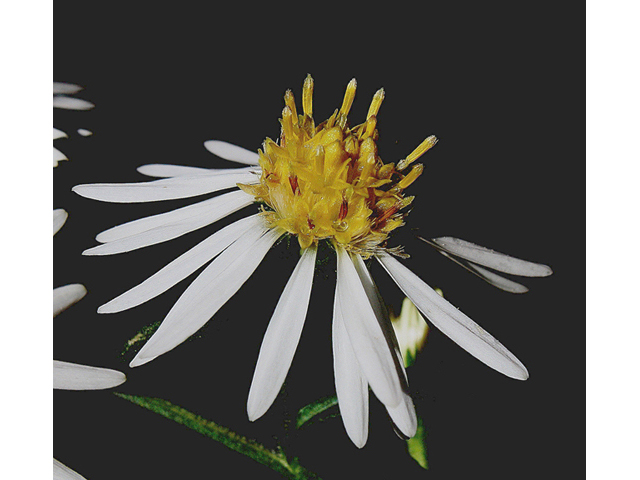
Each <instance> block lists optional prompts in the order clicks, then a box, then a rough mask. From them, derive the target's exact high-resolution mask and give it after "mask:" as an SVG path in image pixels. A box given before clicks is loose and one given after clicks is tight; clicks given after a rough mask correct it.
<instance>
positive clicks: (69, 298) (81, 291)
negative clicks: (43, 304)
mask: <svg viewBox="0 0 640 480" xmlns="http://www.w3.org/2000/svg"><path fill="white" fill-rule="evenodd" d="M67 218H68V214H67V212H66V211H65V210H63V209H61V208H59V209H57V210H54V211H53V234H54V235H55V234H56V233H57V232H58V231H59V230H60V229H61V228H62V226H63V225H64V223H65V222H66V220H67ZM86 294H87V289H86V288H85V287H84V285H81V284H79V283H74V284H71V285H65V286H63V287H58V288H54V289H53V316H54V318H55V317H56V316H57V315H58V314H59V313H61V312H63V311H64V310H66V309H67V308H69V307H70V306H71V305H73V304H74V303H76V302H78V301H80V300H81V299H82V298H83V297H84V296H85V295H86ZM126 379H127V377H126V376H125V375H124V373H122V372H118V371H116V370H111V369H108V368H98V367H90V366H88V365H79V364H77V363H70V362H63V361H60V360H54V361H53V388H54V389H61V390H102V389H105V388H112V387H116V386H118V385H120V384H122V383H123V382H124V381H125V380H126ZM53 478H54V480H84V477H83V476H82V475H80V474H79V473H77V472H75V471H73V470H72V469H70V468H69V467H67V466H66V465H64V464H63V463H61V462H59V461H58V460H56V459H55V458H54V459H53Z"/></svg>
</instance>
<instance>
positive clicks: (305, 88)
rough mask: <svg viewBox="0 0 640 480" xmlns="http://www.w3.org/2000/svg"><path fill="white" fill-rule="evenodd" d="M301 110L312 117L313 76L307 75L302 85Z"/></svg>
mask: <svg viewBox="0 0 640 480" xmlns="http://www.w3.org/2000/svg"><path fill="white" fill-rule="evenodd" d="M302 111H303V112H304V114H305V115H306V116H308V117H309V118H313V78H311V75H307V78H305V80H304V85H302Z"/></svg>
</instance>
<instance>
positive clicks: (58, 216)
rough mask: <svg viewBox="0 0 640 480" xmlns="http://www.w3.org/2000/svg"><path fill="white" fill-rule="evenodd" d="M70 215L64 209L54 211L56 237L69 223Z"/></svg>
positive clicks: (54, 232)
mask: <svg viewBox="0 0 640 480" xmlns="http://www.w3.org/2000/svg"><path fill="white" fill-rule="evenodd" d="M68 216H69V214H68V213H67V212H66V211H65V210H64V209H62V208H57V209H55V210H54V211H53V234H54V235H55V234H56V233H58V231H59V230H60V229H61V228H62V226H63V225H64V222H66V221H67V217H68Z"/></svg>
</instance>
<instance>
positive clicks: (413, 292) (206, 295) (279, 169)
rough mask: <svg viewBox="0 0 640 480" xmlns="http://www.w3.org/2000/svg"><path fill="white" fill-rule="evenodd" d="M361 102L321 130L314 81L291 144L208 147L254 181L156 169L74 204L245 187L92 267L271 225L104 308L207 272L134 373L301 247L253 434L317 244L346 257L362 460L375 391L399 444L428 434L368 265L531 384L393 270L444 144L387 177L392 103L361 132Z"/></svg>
mask: <svg viewBox="0 0 640 480" xmlns="http://www.w3.org/2000/svg"><path fill="white" fill-rule="evenodd" d="M355 90H356V83H355V80H352V81H351V82H350V83H349V85H348V87H347V91H346V94H345V97H344V100H343V103H342V106H341V107H340V109H338V110H336V112H335V113H334V114H333V115H332V116H331V117H330V118H329V119H328V120H327V121H326V122H324V123H322V124H320V125H318V126H316V125H315V122H314V120H313V116H312V100H311V98H312V91H313V80H312V79H311V77H310V76H309V77H307V79H306V80H305V82H304V86H303V94H302V107H303V113H302V114H301V115H298V113H297V110H296V105H295V101H294V99H293V95H292V93H291V92H290V91H288V92H287V93H286V94H285V104H286V107H285V108H284V110H283V113H282V120H281V124H282V131H281V136H280V139H279V141H278V142H274V141H272V140H270V139H267V140H266V141H265V142H264V146H263V150H262V151H259V152H258V153H257V154H256V153H253V152H250V151H248V150H245V149H243V148H240V147H237V146H234V145H230V144H228V143H225V142H221V141H216V140H210V141H208V142H205V147H206V148H207V149H208V150H209V151H210V152H212V153H214V154H216V155H218V156H219V157H222V158H224V159H227V160H231V161H235V162H238V163H242V164H245V165H249V166H247V167H243V168H231V169H219V170H218V169H204V168H194V167H187V166H179V165H158V164H155V165H145V166H142V167H140V168H138V171H139V172H141V173H143V174H144V175H148V176H152V177H156V178H158V177H159V178H161V179H160V180H155V181H150V182H143V183H125V184H93V185H79V186H76V187H75V188H74V189H73V190H74V191H75V192H76V193H78V194H79V195H81V196H84V197H87V198H92V199H95V200H101V201H107V202H118V203H133V202H153V201H159V200H171V199H178V198H187V197H195V196H199V195H203V194H207V193H213V192H217V191H220V190H224V189H230V188H234V187H239V189H235V190H232V191H231V192H229V193H224V194H222V195H218V196H216V197H213V198H211V199H208V200H204V201H200V202H198V203H195V204H193V205H190V206H187V207H183V208H179V209H177V210H173V211H169V212H166V213H162V214H159V215H153V216H150V217H146V218H142V219H139V220H135V221H132V222H128V223H125V224H122V225H119V226H116V227H113V228H110V229H108V230H106V231H104V232H102V233H100V234H99V235H98V236H97V237H96V239H97V240H98V241H99V242H101V243H102V245H99V246H96V247H94V248H91V249H89V250H86V251H85V252H84V254H85V255H111V254H116V253H122V252H128V251H131V250H136V249H139V248H143V247H146V246H149V245H153V244H157V243H161V242H165V241H167V240H170V239H172V238H176V237H179V236H181V235H184V234H186V233H188V232H191V231H193V230H196V229H199V228H202V227H205V226H207V225H209V224H211V223H213V222H215V221H217V220H219V219H221V218H223V217H225V216H227V215H229V214H231V213H232V212H235V211H237V210H240V209H242V208H244V207H247V206H249V205H251V204H253V203H254V202H256V201H257V202H259V203H261V204H262V211H261V212H259V213H256V214H253V215H249V216H247V217H246V218H243V219H242V220H239V221H237V222H235V223H232V224H231V225H229V226H227V227H225V228H223V229H221V230H219V231H218V232H216V233H214V234H213V235H211V236H210V237H208V238H207V239H205V240H204V241H202V242H201V243H200V244H198V245H196V246H195V247H193V248H192V249H191V250H189V251H187V252H186V253H184V254H182V255H181V256H179V257H178V258H176V259H175V260H173V261H172V262H171V263H169V264H168V265H166V266H165V267H164V268H162V269H161V270H159V271H158V272H157V273H155V274H154V275H152V276H151V277H149V278H148V279H147V280H145V281H144V282H142V283H141V284H139V285H137V286H135V287H133V288H132V289H130V290H128V291H126V292H125V293H123V294H122V295H120V296H119V297H117V298H115V299H113V300H111V301H110V302H108V303H106V304H105V305H103V306H101V307H100V308H99V310H98V311H99V312H100V313H114V312H119V311H123V310H126V309H129V308H132V307H135V306H137V305H140V304H142V303H144V302H146V301H148V300H150V299H152V298H154V297H156V296H158V295H160V294H161V293H163V292H164V291H166V290H168V289H169V288H171V287H172V286H173V285H175V284H176V283H178V282H180V281H181V280H182V279H184V278H186V277H187V276H189V275H190V274H191V273H193V272H195V271H196V270H197V269H199V268H200V267H201V266H203V265H205V264H207V263H209V262H210V263H209V265H208V266H207V267H206V268H205V269H204V270H203V271H202V273H200V275H199V276H198V277H197V278H196V279H195V280H194V281H193V282H192V283H191V285H190V286H189V287H188V288H187V289H186V291H185V292H184V293H183V294H182V296H181V297H180V298H179V300H178V301H177V302H176V303H175V305H174V306H173V308H172V309H171V310H170V311H169V313H168V314H167V316H166V317H165V319H164V321H163V322H162V324H161V325H160V327H159V328H158V330H157V331H156V332H155V334H154V335H153V336H152V337H151V338H150V339H149V341H148V342H147V343H146V344H145V345H144V347H143V348H142V349H141V350H140V351H139V352H138V354H137V355H136V357H135V358H134V359H133V361H132V362H131V366H132V367H136V366H139V365H143V364H145V363H147V362H150V361H151V360H153V359H155V358H156V357H158V356H159V355H162V354H164V353H166V352H168V351H169V350H171V349H173V348H175V347H176V346H178V345H179V344H180V343H182V342H183V341H184V340H186V339H187V338H188V337H189V336H191V335H192V334H193V333H195V332H196V331H197V330H198V329H200V328H201V327H202V326H203V325H204V324H205V323H206V322H207V321H208V320H209V319H210V318H211V317H212V316H213V315H215V313H216V312H217V311H218V309H220V307H222V306H223V305H224V304H225V302H227V301H228V300H229V298H231V297H232V296H233V295H234V294H235V293H236V292H237V291H238V290H239V289H240V287H241V286H242V284H243V283H244V282H245V281H246V280H247V279H248V278H249V277H250V276H251V274H252V273H253V272H254V270H255V269H256V268H257V266H258V265H259V264H260V262H261V261H262V259H263V258H264V256H265V255H266V254H267V252H268V251H269V249H270V248H271V246H272V245H273V244H274V243H275V242H276V241H277V240H278V238H280V237H281V236H283V235H285V234H288V235H294V236H296V237H297V239H298V241H299V243H300V246H301V248H302V254H301V257H300V260H299V262H298V264H297V266H296V268H295V270H294V271H293V273H292V275H291V277H290V279H289V281H288V283H287V285H286V287H285V289H284V291H283V293H282V295H281V297H280V300H279V302H278V304H277V306H276V309H275V311H274V312H273V315H272V317H271V321H270V322H269V326H268V328H267V331H266V333H265V336H264V339H263V342H262V346H261V349H260V354H259V358H258V362H257V365H256V369H255V373H254V377H253V381H252V384H251V389H250V392H249V398H248V402H247V412H248V416H249V419H250V420H252V421H253V420H256V419H257V418H259V417H260V416H262V415H263V414H264V413H265V412H266V411H267V409H268V408H269V407H270V406H271V404H272V403H273V401H274V400H275V398H276V396H277V394H278V391H279V390H280V387H281V386H282V383H283V381H284V379H285V377H286V375H287V372H288V370H289V367H290V365H291V361H292V359H293V355H294V352H295V350H296V347H297V345H298V342H299V339H300V335H301V331H302V328H303V324H304V321H305V317H306V314H307V308H308V302H309V297H310V293H311V287H312V280H313V271H314V264H315V258H316V251H317V248H316V247H317V244H318V242H320V241H323V240H326V241H328V242H330V243H331V245H333V248H334V249H335V251H336V255H337V284H336V291H335V297H334V314H333V327H332V328H333V355H334V371H335V384H336V392H337V396H338V403H339V408H340V412H341V414H342V419H343V422H344V425H345V428H346V431H347V433H348V435H349V437H350V438H351V440H352V441H353V442H354V443H355V445H357V446H358V447H362V446H364V444H365V443H366V440H367V435H368V410H369V404H368V387H371V389H372V390H373V393H374V394H375V395H376V397H377V398H378V399H379V400H380V401H381V402H382V403H383V404H384V405H385V407H386V409H387V411H388V412H389V415H390V417H391V419H392V420H393V423H394V424H395V426H396V427H397V430H398V431H399V432H401V433H402V434H404V435H405V436H407V437H411V436H413V435H414V434H415V431H416V423H417V422H416V413H415V409H414V406H413V402H412V400H411V397H410V396H409V394H408V386H407V376H406V374H405V371H404V366H403V361H402V356H401V354H400V350H399V348H398V342H397V339H396V337H395V335H394V333H393V328H392V326H391V323H390V320H389V316H388V313H387V310H386V308H385V306H384V303H383V301H382V299H381V297H380V294H379V293H378V290H377V288H376V286H375V284H374V282H373V279H372V277H371V275H370V273H369V270H368V269H367V267H366V266H365V263H364V260H365V259H368V258H372V257H373V258H375V259H376V260H377V261H378V262H379V263H380V264H381V265H382V266H383V267H384V269H385V270H386V271H387V272H388V273H389V275H391V277H392V278H393V279H394V280H395V282H396V283H397V284H398V286H399V287H400V288H401V290H402V291H403V292H404V293H405V295H406V296H407V297H409V298H410V299H411V301H412V302H413V303H414V304H415V305H416V306H417V307H418V309H419V310H420V311H421V312H422V313H423V314H424V315H425V316H426V317H427V318H428V319H429V320H430V321H431V322H432V323H433V325H435V326H436V327H437V328H438V329H440V330H441V331H442V332H443V333H445V334H446V335H447V336H449V337H450V338H451V339H452V340H453V341H454V342H456V343H458V344H459V345H460V346H462V347H463V348H464V349H465V350H467V351H468V352H469V353H471V354H472V355H473V356H475V357H476V358H478V359H479V360H481V361H482V362H484V363H486V364H487V365H489V366H490V367H492V368H494V369H496V370H498V371H499V372H501V373H503V374H505V375H507V376H509V377H512V378H516V379H520V380H524V379H526V378H527V377H528V373H527V370H526V368H525V367H524V365H523V364H522V363H521V362H520V361H519V360H518V359H517V358H516V357H515V356H514V355H513V354H512V353H511V352H509V351H508V350H507V349H506V348H505V347H504V346H502V344H500V342H498V341H497V340H496V339H495V338H493V337H492V336H491V335H489V334H488V333H487V332H485V331H484V330H483V329H482V328H481V327H480V326H478V325H477V324H476V323H475V322H473V321H472V320H471V319H470V318H469V317H467V316H466V315H465V314H463V313H462V312H460V311H459V310H458V309H457V308H455V307H454V306H453V305H451V304H450V303H449V302H447V301H446V300H445V299H443V298H442V297H441V296H439V295H438V294H437V293H436V292H435V291H433V290H432V289H431V288H430V287H429V286H428V285H427V284H426V283H424V282H423V281H422V280H421V279H420V278H419V277H418V276H416V275H415V274H414V273H412V272H411V271H410V270H409V269H408V268H407V267H405V266H404V265H403V263H401V262H400V261H398V260H396V259H395V258H394V257H393V256H391V254H400V251H401V250H400V249H399V248H398V247H396V248H392V249H391V248H387V246H386V245H387V240H388V238H389V234H390V233H391V232H392V231H393V230H394V229H396V228H398V227H400V226H402V225H403V224H404V216H405V215H404V214H403V213H402V210H403V209H404V208H406V207H407V206H408V205H409V204H410V203H411V201H412V200H413V197H407V196H405V195H404V191H405V189H406V188H407V187H409V186H410V185H411V184H412V183H413V182H414V181H415V180H416V179H417V178H418V176H419V175H420V174H421V173H422V169H423V167H422V165H414V166H412V167H411V169H410V170H409V171H408V172H407V171H406V169H407V168H408V167H409V166H410V165H411V164H412V163H413V162H414V161H415V160H417V159H418V158H419V157H420V156H421V155H422V154H424V153H425V152H426V151H427V150H429V149H430V148H431V147H433V145H435V143H436V141H437V139H436V138H435V137H433V136H431V137H428V138H427V139H426V140H425V141H424V142H423V143H422V144H421V145H419V146H418V147H417V148H416V149H415V150H414V151H413V152H412V153H411V154H409V155H408V156H407V157H406V158H405V159H402V160H401V161H400V162H398V164H397V166H396V165H394V164H384V163H383V162H382V160H381V159H380V158H379V156H378V155H377V146H376V140H377V138H378V131H377V130H376V118H377V114H378V110H379V108H380V105H381V103H382V100H383V98H384V91H383V90H382V89H381V90H379V91H378V92H377V93H376V94H375V96H374V97H373V101H372V103H371V107H370V108H369V112H368V114H367V118H366V121H365V122H364V123H362V124H361V125H358V126H355V127H350V126H349V124H348V121H347V115H348V113H349V110H350V108H351V104H352V102H353V99H354V96H355Z"/></svg>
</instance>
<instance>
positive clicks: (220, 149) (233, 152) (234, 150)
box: [204, 140, 259, 165]
mask: <svg viewBox="0 0 640 480" xmlns="http://www.w3.org/2000/svg"><path fill="white" fill-rule="evenodd" d="M204 148H206V149H207V150H209V151H210V152H211V153H213V154H214V155H217V156H219V157H220V158H224V159H225V160H231V161H232V162H237V163H244V164H248V165H258V158H259V157H258V154H257V153H256V152H252V151H250V150H247V149H246V148H242V147H238V146H237V145H232V144H231V143H227V142H222V141H220V140H207V141H206V142H204Z"/></svg>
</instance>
